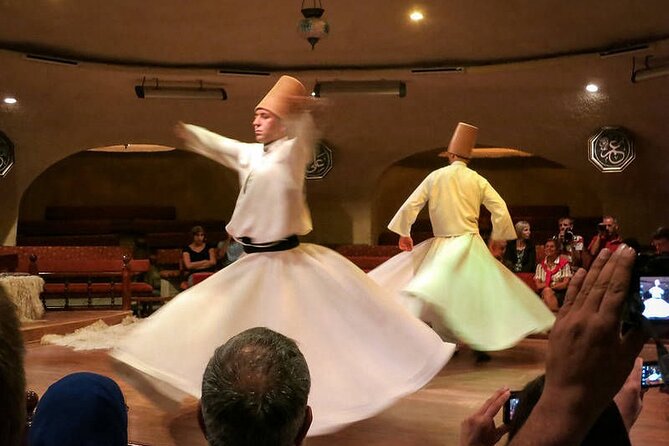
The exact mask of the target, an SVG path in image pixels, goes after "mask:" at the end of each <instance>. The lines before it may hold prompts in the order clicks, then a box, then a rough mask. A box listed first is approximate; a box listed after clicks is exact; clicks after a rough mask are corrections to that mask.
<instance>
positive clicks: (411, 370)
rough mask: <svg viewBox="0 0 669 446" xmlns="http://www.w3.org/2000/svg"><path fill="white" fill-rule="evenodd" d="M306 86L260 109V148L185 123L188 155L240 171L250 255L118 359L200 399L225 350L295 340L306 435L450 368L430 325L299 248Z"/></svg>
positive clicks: (159, 317) (350, 271)
mask: <svg viewBox="0 0 669 446" xmlns="http://www.w3.org/2000/svg"><path fill="white" fill-rule="evenodd" d="M306 97H307V96H306V90H305V88H304V86H303V85H302V84H301V83H300V82H299V81H298V80H297V79H295V78H292V77H289V76H283V77H281V78H280V79H279V81H278V82H277V84H276V85H275V86H274V87H273V88H272V90H270V92H269V93H268V94H267V95H266V96H265V98H264V99H263V100H262V101H261V102H260V103H259V104H258V106H257V107H256V110H255V117H254V120H253V128H254V131H255V136H256V140H257V141H258V143H257V144H246V143H242V142H239V141H235V140H232V139H229V138H225V137H222V136H219V135H217V134H215V133H212V132H210V131H208V130H206V129H204V128H201V127H197V126H194V125H185V124H180V125H179V126H177V134H178V136H180V137H181V138H183V139H184V141H185V143H186V145H187V146H188V147H189V148H190V149H191V150H193V151H195V152H197V153H200V154H202V155H205V156H207V157H209V158H211V159H213V160H215V161H218V162H220V163H221V164H223V165H225V166H227V167H229V168H231V169H234V170H236V171H237V172H238V173H239V181H240V191H239V197H238V199H237V204H236V206H235V210H234V213H233V215H232V218H231V220H230V223H229V224H228V225H227V227H226V230H227V231H228V232H229V233H230V234H231V235H232V236H233V237H234V238H235V239H237V240H239V241H241V242H242V243H243V244H244V248H245V252H246V254H245V255H243V256H242V257H241V258H240V259H239V260H238V261H237V262H235V263H233V264H232V265H230V266H228V267H226V268H225V269H223V270H221V271H219V272H218V273H216V274H214V275H213V276H211V277H210V278H208V279H207V280H205V281H203V282H201V283H200V284H198V285H197V286H195V287H193V288H190V289H188V290H186V291H184V292H183V293H181V294H179V295H178V296H177V297H176V298H175V299H173V300H172V301H171V302H170V303H168V304H167V305H166V306H164V307H163V308H161V309H160V310H159V311H157V312H156V313H155V314H154V315H152V316H151V317H149V318H148V319H146V320H145V321H142V322H141V323H140V324H138V326H137V327H136V329H134V331H132V332H131V334H130V335H129V336H128V338H127V339H126V340H125V341H124V342H122V343H121V344H120V345H119V346H118V347H117V348H116V349H114V350H113V351H112V353H111V354H112V356H113V357H114V358H116V359H118V360H120V361H122V362H124V363H126V364H128V365H130V366H132V367H134V368H135V369H138V370H140V371H141V372H143V373H145V374H148V375H150V376H151V377H152V378H157V379H158V380H160V381H159V383H167V384H169V385H170V386H172V387H175V388H177V389H179V390H181V391H183V392H186V393H188V394H190V395H193V396H195V397H198V398H199V397H200V394H201V383H202V375H203V372H204V369H205V367H206V365H207V362H208V361H209V358H210V357H211V356H212V354H213V352H214V350H215V349H216V347H218V346H219V345H221V344H223V343H224V342H226V341H227V340H228V339H229V338H230V337H232V336H234V335H236V334H238V333H239V332H241V331H243V330H245V329H248V328H250V327H255V326H265V327H268V328H270V329H272V330H275V331H278V332H280V333H282V334H284V335H286V336H288V337H291V338H293V339H295V340H296V341H297V343H298V345H299V348H300V350H301V351H302V353H303V354H304V356H305V358H306V360H307V363H308V365H309V370H310V373H311V382H312V385H311V393H310V395H309V405H310V406H311V407H312V409H313V416H314V420H313V424H312V426H311V428H310V429H309V435H322V434H326V433H329V432H333V431H335V430H337V429H339V428H341V427H343V426H345V425H347V424H350V423H352V422H355V421H358V420H361V419H364V418H368V417H371V416H373V415H375V414H376V413H378V412H380V411H381V410H383V409H384V408H386V407H388V406H389V405H390V404H392V403H393V402H395V401H396V400H397V399H398V398H400V397H402V396H404V395H407V394H409V393H412V392H414V391H416V390H418V389H420V388H421V387H423V386H424V385H425V384H427V383H428V382H429V381H430V380H431V379H432V377H434V376H435V375H436V374H437V373H438V372H439V371H440V370H441V368H442V367H443V366H444V364H445V363H446V362H447V361H448V360H449V359H450V357H451V355H452V354H453V350H454V347H455V346H454V345H453V344H449V343H444V342H443V341H442V340H441V339H440V338H439V336H437V335H436V334H435V333H434V332H433V331H432V330H430V329H429V328H428V327H427V326H426V325H425V324H423V323H422V322H421V321H419V320H418V319H416V318H415V317H413V316H412V315H411V314H410V313H409V312H408V311H406V310H405V309H404V308H403V307H402V306H401V305H399V304H398V303H397V302H395V301H394V300H393V299H392V298H390V296H389V295H388V294H387V293H386V292H385V291H384V290H383V289H382V288H381V287H379V286H378V285H377V284H376V283H375V282H374V281H372V280H371V279H370V278H369V277H368V276H367V275H366V274H365V273H364V272H363V271H362V270H360V269H359V268H357V267H356V266H355V265H353V264H352V263H351V262H349V261H348V260H347V259H346V258H344V257H342V256H340V255H339V254H338V253H336V252H334V251H332V250H329V249H326V248H323V247H321V246H318V245H313V244H306V243H299V240H298V237H297V236H300V235H304V234H307V233H309V232H310V231H311V229H312V224H311V217H310V213H309V209H308V207H307V203H306V199H305V193H304V173H305V168H306V166H307V164H308V163H309V162H310V160H311V159H312V157H313V147H314V142H315V141H314V138H315V131H314V127H313V122H312V120H311V116H310V114H309V113H308V112H304V111H301V112H293V110H295V109H296V107H295V104H296V98H301V99H302V102H303V103H304V102H305V101H304V100H305V99H306Z"/></svg>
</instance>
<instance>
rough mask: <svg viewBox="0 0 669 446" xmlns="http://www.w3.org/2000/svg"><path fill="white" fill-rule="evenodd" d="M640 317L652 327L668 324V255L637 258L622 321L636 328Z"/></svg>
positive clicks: (643, 255) (640, 256)
mask: <svg viewBox="0 0 669 446" xmlns="http://www.w3.org/2000/svg"><path fill="white" fill-rule="evenodd" d="M641 315H643V316H645V317H646V319H648V320H649V321H651V323H653V324H667V325H669V256H666V255H659V256H658V255H650V254H638V255H637V258H636V261H635V263H634V268H633V270H632V278H631V281H630V292H629V298H628V300H627V303H626V306H625V308H624V310H623V321H624V322H625V323H627V324H630V325H639V324H640V323H641Z"/></svg>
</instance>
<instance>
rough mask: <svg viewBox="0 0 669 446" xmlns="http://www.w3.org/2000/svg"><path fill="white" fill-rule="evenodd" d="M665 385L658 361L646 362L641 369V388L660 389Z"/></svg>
mask: <svg viewBox="0 0 669 446" xmlns="http://www.w3.org/2000/svg"><path fill="white" fill-rule="evenodd" d="M663 384H664V380H663V379H662V373H661V372H660V366H659V365H658V364H657V361H644V363H643V366H642V367H641V387H643V388H648V387H659V386H661V385H663Z"/></svg>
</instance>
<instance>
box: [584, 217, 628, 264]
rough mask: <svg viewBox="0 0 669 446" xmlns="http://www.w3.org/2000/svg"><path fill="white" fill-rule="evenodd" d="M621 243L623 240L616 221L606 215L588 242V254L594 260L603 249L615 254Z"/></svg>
mask: <svg viewBox="0 0 669 446" xmlns="http://www.w3.org/2000/svg"><path fill="white" fill-rule="evenodd" d="M622 243H623V239H622V237H621V236H620V226H619V225H618V219H616V218H615V217H611V216H610V215H607V216H605V217H604V218H603V219H602V222H601V223H599V224H598V225H597V235H596V236H594V237H593V238H592V240H591V241H590V244H589V245H588V253H589V254H590V255H591V256H592V257H593V258H594V257H597V255H598V254H599V253H600V251H601V250H602V249H604V248H606V249H608V250H609V251H611V252H615V250H616V249H618V247H619V246H620V245H621V244H622Z"/></svg>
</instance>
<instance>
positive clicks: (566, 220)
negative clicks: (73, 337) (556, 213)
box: [553, 217, 583, 274]
mask: <svg viewBox="0 0 669 446" xmlns="http://www.w3.org/2000/svg"><path fill="white" fill-rule="evenodd" d="M558 227H559V232H558V233H557V235H556V236H555V237H553V238H554V239H555V241H556V242H557V247H558V252H559V253H560V254H561V255H564V256H565V257H566V258H567V259H568V260H569V266H570V267H571V272H572V274H574V273H576V271H577V270H578V268H579V267H581V266H583V237H581V236H580V235H577V234H575V233H574V219H573V218H571V217H562V218H561V219H560V220H558Z"/></svg>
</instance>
